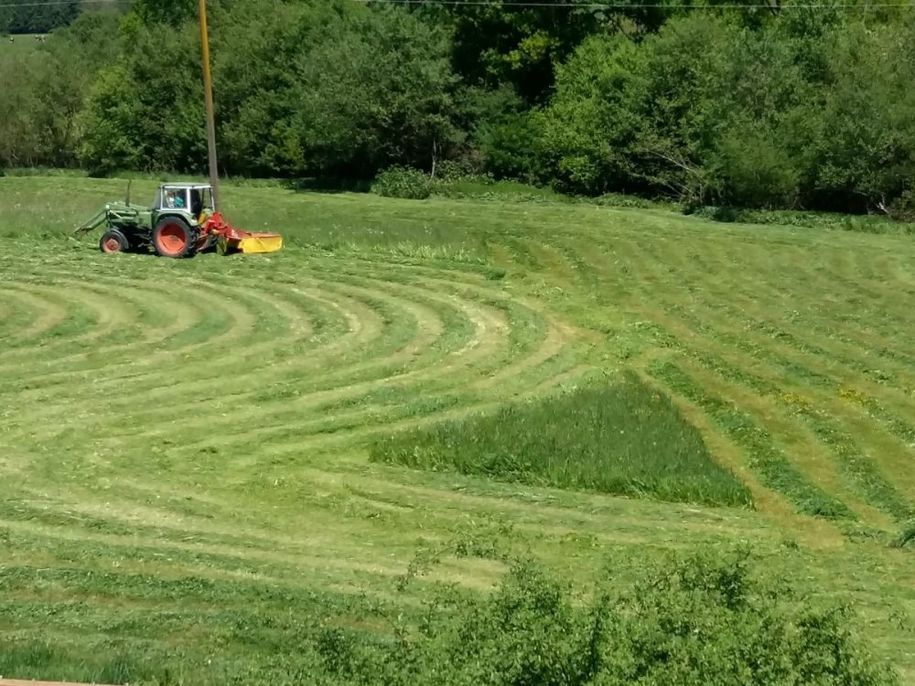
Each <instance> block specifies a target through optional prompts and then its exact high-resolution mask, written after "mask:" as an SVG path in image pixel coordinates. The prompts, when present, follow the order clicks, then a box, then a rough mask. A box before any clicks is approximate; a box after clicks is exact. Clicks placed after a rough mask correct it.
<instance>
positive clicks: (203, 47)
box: [200, 0, 219, 209]
mask: <svg viewBox="0 0 915 686" xmlns="http://www.w3.org/2000/svg"><path fill="white" fill-rule="evenodd" d="M200 56H201V59H202V60H203V90H204V97H205V99H206V108H207V152H208V155H209V158H210V185H211V186H212V187H213V206H214V207H215V208H216V209H219V165H218V162H217V157H216V111H215V107H214V106H213V74H212V72H211V71H210V32H209V30H208V29H207V0H200Z"/></svg>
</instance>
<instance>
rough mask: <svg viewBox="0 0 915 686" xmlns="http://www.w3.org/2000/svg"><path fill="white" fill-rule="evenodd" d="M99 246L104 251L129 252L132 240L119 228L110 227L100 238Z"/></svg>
mask: <svg viewBox="0 0 915 686" xmlns="http://www.w3.org/2000/svg"><path fill="white" fill-rule="evenodd" d="M98 248H99V250H101V251H102V252H103V253H108V254H111V253H116V252H127V251H128V250H130V241H129V240H127V236H125V235H124V234H123V233H121V232H120V231H118V230H117V229H108V230H107V231H106V232H105V233H103V234H102V237H101V238H100V239H99V242H98Z"/></svg>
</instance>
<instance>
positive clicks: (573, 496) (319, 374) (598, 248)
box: [0, 177, 915, 683]
mask: <svg viewBox="0 0 915 686" xmlns="http://www.w3.org/2000/svg"><path fill="white" fill-rule="evenodd" d="M124 186H125V183H124V182H122V181H118V180H94V179H80V178H31V177H8V178H0V284H2V286H3V298H2V299H0V352H2V356H0V475H2V478H0V550H2V554H0V591H2V592H0V674H2V675H4V676H17V677H42V678H87V677H91V678H99V679H102V678H103V677H104V679H106V680H117V679H120V680H128V679H129V680H131V682H132V683H133V682H137V681H140V682H142V681H143V678H144V677H143V675H144V674H147V671H144V670H153V669H154V668H155V669H157V670H161V669H163V668H167V669H168V670H169V672H168V674H169V678H170V679H172V680H173V681H174V682H180V681H181V680H182V679H184V680H186V682H187V683H205V682H209V683H228V682H230V681H236V682H238V683H243V682H244V683H251V682H252V681H254V680H255V678H254V676H255V675H256V676H257V677H258V678H260V679H263V680H264V681H265V682H268V681H270V678H271V675H272V676H273V677H275V676H276V675H277V674H279V673H285V670H286V669H287V668H288V667H289V665H294V664H295V660H296V644H295V641H296V638H295V637H296V636H297V635H298V634H297V632H299V631H301V630H302V626H303V622H305V621H306V620H314V619H315V618H316V617H317V618H319V619H320V621H322V622H327V623H331V624H335V623H336V624H340V625H346V626H348V625H351V624H357V623H358V622H359V621H360V620H357V619H355V618H354V616H355V614H356V610H355V609H354V608H355V607H356V605H358V604H359V603H368V602H378V603H388V604H391V605H392V606H394V607H397V608H400V610H401V611H403V612H405V613H409V612H410V611H411V608H413V609H415V608H416V607H417V606H418V601H417V598H416V596H415V595H414V594H415V593H417V592H418V591H416V590H408V591H406V592H404V593H399V592H398V590H397V588H398V579H399V578H400V576H401V575H402V574H403V573H404V572H405V571H406V569H407V568H408V566H409V565H410V562H411V560H412V559H413V558H414V556H415V555H416V552H417V549H418V548H421V547H422V546H424V545H440V546H445V547H446V548H447V546H448V545H450V544H452V543H454V542H456V541H457V542H466V541H479V540H489V539H490V538H498V539H499V540H500V541H502V542H503V543H502V544H504V545H512V546H518V547H522V548H525V549H530V551H531V552H532V553H533V554H534V555H535V557H537V558H538V559H540V560H542V561H543V562H544V563H545V564H546V565H547V566H548V567H549V568H551V569H552V570H554V571H555V572H557V573H558V574H561V575H562V576H564V577H565V578H567V579H569V580H571V581H573V582H575V583H576V585H578V586H579V587H580V588H582V589H586V588H587V587H588V584H589V583H590V582H591V581H592V580H593V577H594V574H595V573H596V570H597V569H598V568H600V566H601V565H602V564H604V563H605V561H607V560H610V563H611V564H612V565H613V566H614V568H615V569H616V570H617V571H616V576H615V579H616V581H617V582H618V583H619V584H621V585H624V584H626V583H628V582H631V581H632V580H634V579H637V578H639V576H640V569H641V568H642V566H643V565H644V564H645V563H646V561H650V560H655V559H657V558H658V557H659V556H661V555H663V554H664V553H665V551H667V550H671V549H683V550H688V549H691V548H694V547H696V546H700V545H702V546H710V547H727V546H730V545H732V544H733V543H734V542H741V543H743V544H746V545H748V546H750V547H751V549H752V550H753V551H754V553H755V554H756V555H757V556H758V557H759V558H760V559H761V560H763V564H764V565H765V566H766V567H767V568H769V569H771V570H772V571H773V572H777V573H781V574H784V575H786V576H787V577H788V578H789V579H791V580H792V581H793V582H794V583H795V584H796V585H797V586H798V587H799V588H800V589H801V590H802V591H803V592H805V593H809V594H810V595H811V598H812V600H811V602H814V603H815V602H820V601H822V602H826V601H830V602H832V601H839V602H844V603H848V604H850V605H851V606H852V607H853V608H854V609H855V610H857V611H858V613H859V614H860V616H861V618H862V621H863V623H864V625H865V627H866V636H867V638H868V639H869V641H870V643H871V645H872V648H873V650H874V651H875V652H876V653H877V654H878V655H879V656H880V657H881V658H882V659H884V660H886V661H888V662H890V663H892V664H893V665H894V666H895V667H896V669H897V670H898V671H899V673H900V674H901V676H902V681H903V683H913V682H915V550H913V549H912V544H911V543H909V545H908V546H904V547H892V546H890V545H889V544H890V542H892V541H893V540H896V539H898V537H899V536H900V534H901V532H902V531H904V530H905V529H906V527H908V526H910V524H909V522H910V521H911V520H912V519H913V516H915V469H913V457H915V352H913V350H912V345H911V340H912V335H913V333H915V308H913V307H912V302H913V296H915V267H913V265H915V243H913V242H912V239H911V238H910V237H905V236H894V235H876V236H875V235H862V234H857V233H851V232H841V231H825V230H820V229H809V228H808V229H800V228H794V227H790V226H789V227H783V226H766V227H760V226H751V225H740V224H716V223H712V222H708V221H705V220H702V219H699V218H694V217H684V216H680V215H677V214H673V213H668V212H665V211H662V210H650V209H632V210H618V209H611V208H607V207H601V206H596V205H589V204H586V203H567V202H551V201H549V199H548V198H546V199H544V200H542V201H540V202H537V203H526V202H513V201H511V200H510V199H507V198H506V197H502V198H500V199H491V200H486V201H479V200H473V199H444V198H438V199H432V200H428V201H402V200H393V199H384V198H379V197H375V196H372V195H359V194H347V193H340V194H317V193H297V192H293V191H290V190H284V189H282V188H280V187H272V186H269V185H258V184H247V185H228V186H227V187H226V188H225V189H224V195H225V203H226V211H227V213H228V214H229V216H230V217H231V218H232V219H233V220H234V221H236V222H237V223H238V224H240V225H242V226H246V227H248V228H250V229H252V230H257V229H263V228H269V229H273V230H279V231H281V232H282V233H283V234H284V235H285V236H286V237H287V246H288V247H287V249H286V250H285V251H284V252H282V253H280V254H278V255H275V256H265V257H251V258H243V257H239V258H220V257H218V256H215V255H204V256H200V257H198V258H196V259H194V260H189V261H167V260H160V259H155V258H153V257H146V256H139V255H119V256H114V257H109V256H102V255H100V254H98V253H97V252H96V248H95V246H94V244H93V243H92V242H91V241H84V242H79V241H76V240H74V239H72V238H70V237H69V236H68V231H69V230H70V229H72V228H73V227H74V226H76V225H77V224H79V223H80V222H81V221H83V220H84V219H86V218H88V217H89V216H90V215H92V214H93V213H94V212H95V211H97V209H98V208H99V207H100V205H101V204H103V203H104V201H105V200H108V199H117V198H120V197H122V196H123V193H124ZM153 188H154V183H153V182H151V181H141V182H135V183H134V187H133V194H134V198H135V199H137V198H141V197H142V198H144V199H145V198H147V197H148V198H150V199H151V198H152V191H153ZM626 373H632V374H635V375H637V376H638V377H639V378H640V379H641V381H642V382H643V383H644V384H647V385H648V386H650V387H651V388H654V389H656V390H657V391H658V392H659V393H663V394H668V395H669V396H670V397H671V398H672V399H673V401H674V403H675V404H676V406H677V408H678V409H679V412H680V413H681V414H682V416H683V417H685V418H686V419H687V420H688V421H689V422H691V423H692V424H693V425H694V426H695V427H696V428H697V429H698V431H699V433H700V434H701V436H702V438H703V440H704V442H705V444H706V446H707V448H708V451H709V453H710V454H711V456H712V458H713V459H714V460H715V461H716V462H717V463H718V464H719V465H721V466H722V467H723V468H725V469H726V470H729V471H731V472H733V473H734V474H736V475H737V476H738V477H739V479H740V480H741V481H742V483H743V484H744V485H745V486H746V488H747V489H749V493H750V494H751V496H752V501H753V503H754V507H753V508H749V507H733V508H727V507H707V506H699V505H695V504H690V503H662V502H656V501H654V500H651V499H647V498H645V499H643V498H624V497H616V496H613V495H607V494H599V493H594V492H591V491H575V490H563V489H558V488H549V487H545V486H532V485H524V484H521V483H517V482H506V481H496V480H490V479H487V478H486V477H485V476H474V475H462V474H457V473H451V472H434V471H422V470H413V469H409V468H406V467H401V466H394V465H391V464H386V463H383V462H377V461H371V460H370V459H369V451H370V448H371V446H372V445H374V444H375V442H376V441H378V440H379V439H383V438H384V437H386V436H390V435H392V434H394V433H396V432H397V431H399V430H422V429H424V428H429V427H433V426H435V425H436V422H438V421H440V420H447V421H459V420H461V419H462V418H464V417H466V416H468V415H469V414H480V413H484V414H485V413H487V412H497V411H499V410H500V408H502V407H504V405H505V404H506V403H508V402H523V401H526V400H529V399H534V398H541V397H545V396H550V395H551V394H554V393H561V392H569V391H572V390H573V389H575V388H579V387H581V386H583V385H589V384H594V383H595V382H598V383H601V382H607V383H612V382H614V381H618V380H619V379H620V378H622V375H623V374H626ZM502 569H503V568H502V566H501V565H500V564H498V563H497V562H494V561H492V560H490V559H484V558H482V557H475V556H474V555H462V556H447V555H446V556H445V557H444V559H443V560H442V562H441V564H440V565H439V566H438V567H437V568H436V570H435V571H434V572H433V573H431V574H430V575H429V576H428V577H426V578H425V579H424V580H423V582H422V583H420V584H419V585H418V588H420V589H421V588H422V585H423V584H424V583H425V584H428V583H432V582H434V581H452V582H457V583H459V584H461V585H462V586H466V587H468V588H473V589H483V588H488V587H489V586H491V585H492V584H493V583H494V581H495V580H496V579H498V577H499V575H500V574H501V572H502ZM414 588H416V587H414ZM163 665H164V667H163ZM149 673H152V672H149ZM155 673H156V674H160V675H161V671H158V672H155ZM138 675H139V676H138ZM273 683H278V682H277V681H274V682H273Z"/></svg>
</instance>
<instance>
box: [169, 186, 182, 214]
mask: <svg viewBox="0 0 915 686" xmlns="http://www.w3.org/2000/svg"><path fill="white" fill-rule="evenodd" d="M184 193H185V192H184V189H182V188H175V189H168V190H166V191H165V206H166V207H167V208H169V209H173V210H183V209H185V208H186V207H187V201H186V200H185V198H184Z"/></svg>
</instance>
